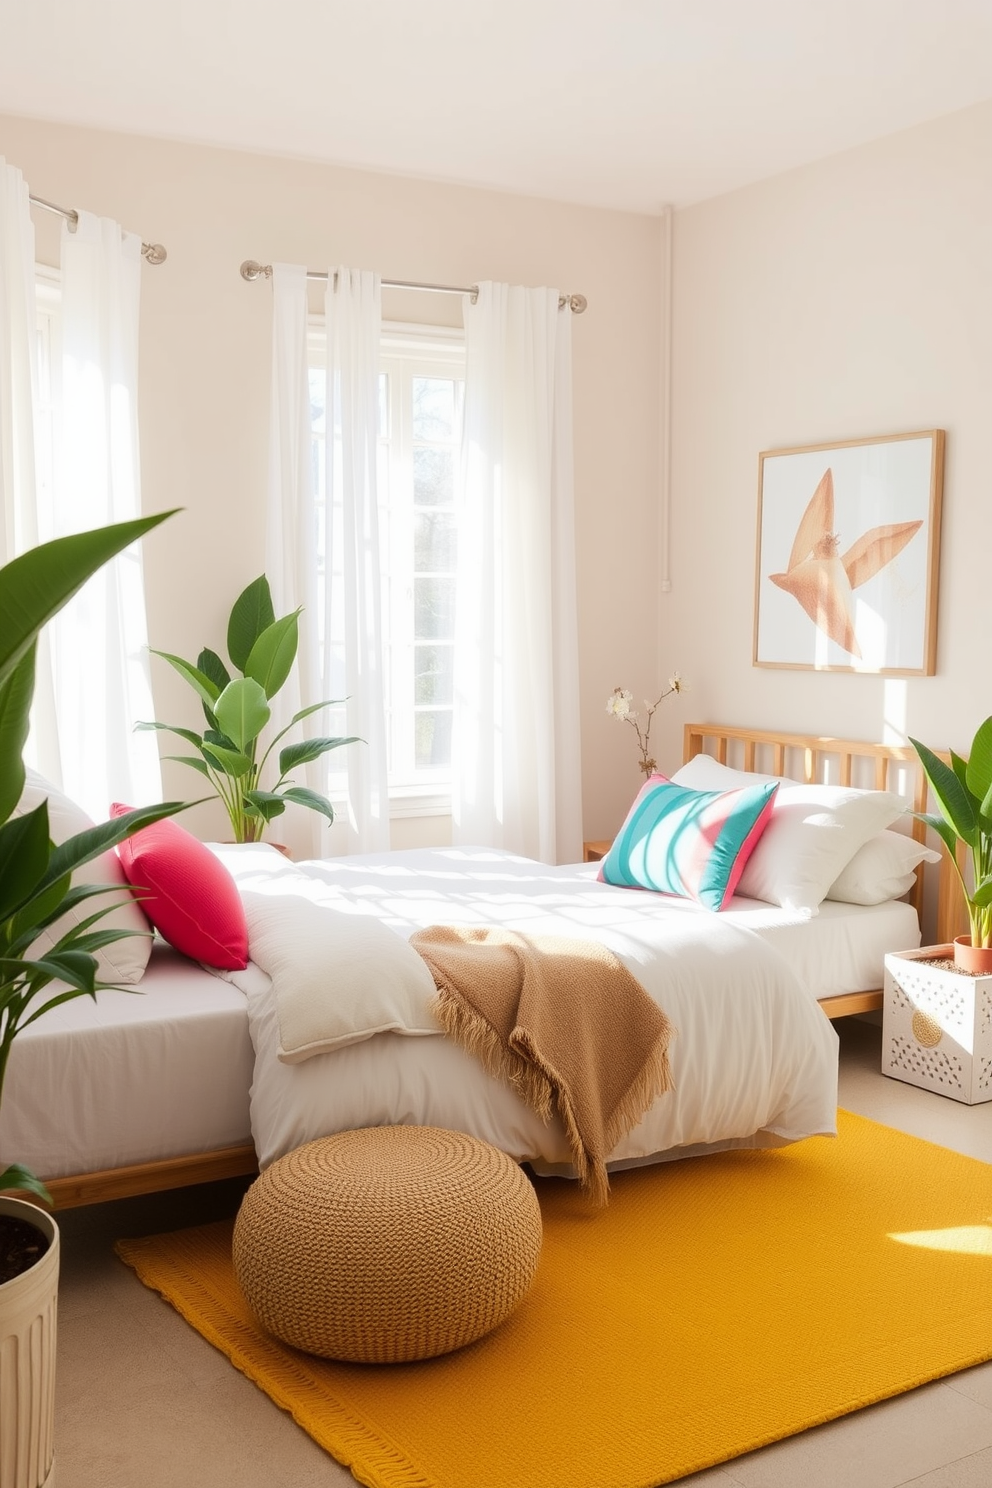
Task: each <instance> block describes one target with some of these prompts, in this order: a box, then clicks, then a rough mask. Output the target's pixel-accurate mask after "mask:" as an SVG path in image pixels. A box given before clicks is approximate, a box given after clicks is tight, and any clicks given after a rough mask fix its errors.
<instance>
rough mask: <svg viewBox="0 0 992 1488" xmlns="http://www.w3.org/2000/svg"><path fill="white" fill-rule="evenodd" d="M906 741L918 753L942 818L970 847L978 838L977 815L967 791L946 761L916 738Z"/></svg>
mask: <svg viewBox="0 0 992 1488" xmlns="http://www.w3.org/2000/svg"><path fill="white" fill-rule="evenodd" d="M909 742H910V744H912V746H913V748H914V749H915V750H916V753H917V754H918V755H919V758H920V764H921V765H922V766H923V772H924V774H925V775H926V777H927V780H928V781H929V782H930V789H931V790H932V791H933V795H934V800H935V801H936V802H937V805H938V806H939V807H940V810H941V813H942V815H943V816H944V818H945V820H946V821H947V822H948V823H949V824H950V826H952V827H953V828H954V831H955V832H956V833H957V835H958V836H959V837H960V838H961V840H962V841H963V842H967V844H968V846H969V847H974V846H975V845H976V844H977V842H978V818H977V815H976V813H975V808H974V807H973V805H972V803H971V797H970V796H969V794H968V791H967V790H966V789H965V787H964V786H963V785H962V784H961V782H960V780H959V779H958V777H957V775H955V773H954V771H953V770H952V769H951V767H950V765H945V764H944V761H943V760H942V759H940V758H938V756H937V755H936V754H934V752H933V750H932V749H929V748H928V747H927V746H926V744H921V743H920V742H919V740H917V739H910V741H909Z"/></svg>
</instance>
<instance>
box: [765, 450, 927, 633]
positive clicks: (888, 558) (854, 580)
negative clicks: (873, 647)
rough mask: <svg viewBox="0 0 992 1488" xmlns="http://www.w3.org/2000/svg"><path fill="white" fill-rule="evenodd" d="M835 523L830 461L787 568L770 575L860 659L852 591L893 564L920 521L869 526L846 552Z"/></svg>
mask: <svg viewBox="0 0 992 1488" xmlns="http://www.w3.org/2000/svg"><path fill="white" fill-rule="evenodd" d="M833 526H834V477H833V471H832V470H831V469H830V467H829V466H828V467H827V469H826V471H825V472H824V474H823V477H822V479H821V481H820V484H819V485H818V486H817V488H816V490H815V491H814V492H813V495H812V497H811V499H810V502H809V505H808V506H807V508H806V510H805V511H804V512H803V514H802V517H801V519H800V522H799V527H798V529H797V531H796V536H795V541H794V542H793V544H792V552H791V553H790V554H789V564H788V568H787V569H786V571H785V573H774V574H769V578H770V579H771V581H772V583H773V584H777V585H778V587H779V588H780V589H784V590H785V592H786V593H787V594H791V595H792V596H793V598H795V599H796V600H797V601H798V603H799V604H801V605H802V607H803V609H804V610H805V611H806V613H807V615H808V616H809V618H810V619H811V620H812V622H813V624H814V625H815V626H816V627H817V629H818V630H820V631H822V633H823V634H824V635H825V636H828V637H829V638H830V640H832V641H836V643H837V645H838V646H840V647H841V649H842V650H844V651H847V652H848V653H849V654H850V655H851V656H855V657H857V658H859V659H860V657H861V647H860V646H859V644H858V637H857V635H856V634H855V621H854V590H855V589H857V588H859V587H860V585H862V584H865V583H867V582H868V580H869V579H871V578H874V576H875V574H877V573H879V572H880V570H881V569H883V568H884V567H885V566H886V564H888V563H891V562H892V560H893V558H895V557H896V556H897V554H899V553H901V552H902V550H903V548H904V547H905V546H906V544H907V543H908V542H909V541H910V540H911V539H912V538H913V537H914V536H915V534H916V533H917V532H918V531H919V529H920V528H921V527H922V526H923V523H922V521H918V522H890V523H888V524H887V525H886V526H884V527H871V528H869V530H868V531H867V532H865V533H864V534H863V535H862V536H861V537H859V538H857V539H856V540H855V541H854V542H853V543H852V544H851V546H850V547H849V548H848V549H847V551H846V552H844V553H841V552H840V551H839V549H840V544H841V534H840V533H839V532H835V531H834V530H833Z"/></svg>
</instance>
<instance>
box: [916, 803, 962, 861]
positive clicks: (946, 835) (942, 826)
mask: <svg viewBox="0 0 992 1488" xmlns="http://www.w3.org/2000/svg"><path fill="white" fill-rule="evenodd" d="M913 815H914V816H915V817H916V819H917V821H921V822H926V824H927V826H928V827H932V828H933V830H934V831H935V832H936V833H937V836H938V837H939V838H940V840H941V842H942V843H943V844H944V846H945V847H946V848H947V851H948V852H949V853H950V855H951V857H952V858H953V857H954V855H955V853H956V852H957V846H958V835H957V833H956V832H955V830H954V828H953V827H952V826H951V824H950V822H946V821H945V820H944V818H943V817H942V816H936V815H935V814H934V813H933V812H932V811H914V812H913Z"/></svg>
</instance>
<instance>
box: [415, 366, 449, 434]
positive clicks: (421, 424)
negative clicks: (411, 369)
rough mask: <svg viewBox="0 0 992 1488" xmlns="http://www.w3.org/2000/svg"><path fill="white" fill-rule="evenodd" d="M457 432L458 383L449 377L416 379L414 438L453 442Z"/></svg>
mask: <svg viewBox="0 0 992 1488" xmlns="http://www.w3.org/2000/svg"><path fill="white" fill-rule="evenodd" d="M454 433H455V384H454V382H453V381H452V380H451V378H448V377H445V378H441V377H414V378H413V437H414V439H452V438H453V437H454Z"/></svg>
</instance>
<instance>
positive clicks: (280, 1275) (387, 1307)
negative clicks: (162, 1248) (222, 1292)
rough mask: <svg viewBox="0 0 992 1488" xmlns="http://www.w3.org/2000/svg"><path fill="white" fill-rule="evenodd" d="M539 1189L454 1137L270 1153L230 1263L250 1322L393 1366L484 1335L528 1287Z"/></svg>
mask: <svg viewBox="0 0 992 1488" xmlns="http://www.w3.org/2000/svg"><path fill="white" fill-rule="evenodd" d="M540 1251H541V1211H540V1208H539V1207H538V1203H537V1196H536V1195H535V1193H534V1190H533V1188H532V1187H531V1185H530V1183H529V1182H528V1180H527V1178H526V1177H525V1176H524V1174H523V1172H522V1171H521V1169H520V1168H519V1167H518V1166H517V1164H516V1163H515V1162H514V1161H513V1160H512V1158H509V1157H507V1156H506V1154H505V1153H504V1152H500V1151H498V1150H497V1148H495V1147H491V1146H490V1145H489V1143H488V1142H480V1141H477V1140H476V1138H475V1137H469V1136H466V1135H464V1133H462V1132H455V1131H444V1130H442V1129H440V1128H439V1127H433V1126H382V1127H369V1128H365V1129H363V1130H361V1131H349V1132H341V1133H339V1134H338V1135H337V1136H333V1137H322V1138H320V1139H319V1140H318V1141H316V1142H309V1143H307V1145H306V1146H305V1147H299V1148H297V1150H296V1151H295V1152H290V1153H288V1154H287V1156H286V1157H282V1158H280V1159H279V1160H278V1161H277V1162H274V1163H273V1164H272V1165H271V1167H269V1168H266V1170H265V1172H264V1173H263V1174H262V1175H261V1176H260V1177H259V1178H257V1179H256V1180H255V1182H254V1183H253V1184H252V1186H251V1188H250V1189H249V1190H248V1192H247V1193H246V1194H245V1197H244V1199H243V1201H242V1204H241V1209H240V1211H239V1213H238V1218H237V1222H236V1223H235V1226H234V1268H235V1271H236V1273H237V1277H238V1281H239V1282H240V1284H241V1289H242V1291H243V1292H244V1294H245V1297H246V1299H247V1301H248V1304H249V1306H250V1307H251V1309H252V1311H253V1312H254V1313H255V1316H256V1317H257V1318H258V1320H259V1322H260V1323H262V1325H263V1326H264V1327H265V1328H267V1329H268V1330H269V1332H270V1333H274V1334H275V1336H276V1337H277V1338H280V1339H282V1341H283V1342H284V1343H288V1344H291V1345H292V1346H293V1347H294V1348H299V1349H304V1350H305V1351H306V1352H307V1353H311V1354H320V1355H322V1356H323V1357H325V1358H328V1359H348V1360H351V1361H354V1362H355V1363H361V1364H395V1363H400V1362H402V1361H405V1360H409V1359H429V1358H432V1357H433V1356H434V1355H435V1354H445V1353H448V1351H449V1350H451V1349H456V1348H461V1347H462V1346H463V1345H464V1344H466V1343H472V1342H473V1341H474V1340H475V1339H476V1338H481V1337H482V1335H483V1334H484V1333H488V1332H489V1331H490V1329H492V1328H495V1327H496V1326H497V1324H498V1323H501V1322H502V1321H503V1320H504V1318H507V1317H509V1315H510V1313H511V1312H512V1311H513V1309H514V1308H515V1307H516V1306H517V1304H518V1303H519V1302H520V1301H521V1300H522V1298H523V1297H524V1295H525V1294H526V1292H527V1291H528V1290H529V1288H530V1285H531V1283H532V1281H533V1280H534V1274H535V1272H536V1270H537V1262H538V1258H539V1255H540Z"/></svg>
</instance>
